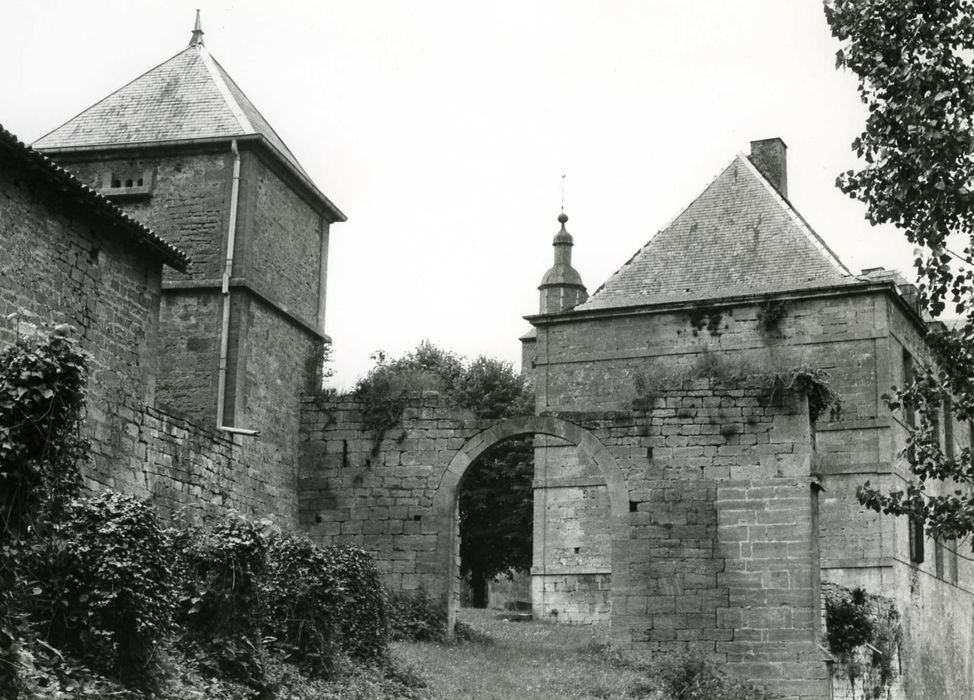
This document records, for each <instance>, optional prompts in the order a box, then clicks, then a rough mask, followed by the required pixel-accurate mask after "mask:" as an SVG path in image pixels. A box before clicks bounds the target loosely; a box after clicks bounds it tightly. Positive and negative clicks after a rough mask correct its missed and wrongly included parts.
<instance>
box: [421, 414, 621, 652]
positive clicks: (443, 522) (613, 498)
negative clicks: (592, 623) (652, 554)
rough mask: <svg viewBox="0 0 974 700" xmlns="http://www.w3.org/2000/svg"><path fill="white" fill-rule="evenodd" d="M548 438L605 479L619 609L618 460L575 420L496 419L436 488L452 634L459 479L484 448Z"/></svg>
mask: <svg viewBox="0 0 974 700" xmlns="http://www.w3.org/2000/svg"><path fill="white" fill-rule="evenodd" d="M529 435H536V436H539V435H540V436H550V437H553V438H558V439H560V440H562V441H564V442H566V443H569V444H571V445H573V446H574V447H575V449H577V450H578V451H579V452H580V453H582V454H583V455H584V456H585V457H586V458H587V459H588V460H590V461H591V463H592V464H594V465H595V467H596V469H597V470H598V473H599V474H600V475H601V477H602V479H604V481H605V485H606V489H607V493H608V505H609V513H608V518H609V530H610V533H611V535H610V549H611V554H610V561H611V565H612V593H611V596H612V608H613V609H614V610H618V609H619V607H620V606H619V603H618V600H619V597H620V595H621V592H622V591H625V590H627V583H628V572H629V566H628V539H629V529H628V523H627V519H626V518H627V513H628V489H627V488H626V482H625V478H624V477H623V474H622V471H621V470H620V469H619V466H618V464H617V463H616V460H615V458H614V457H613V455H612V454H611V453H610V452H609V450H608V449H607V448H606V447H605V446H604V445H603V444H602V443H601V442H600V441H599V440H598V438H596V437H595V435H593V434H592V433H591V432H589V431H588V430H586V429H585V428H582V427H581V426H579V425H576V424H575V423H571V422H569V421H566V420H562V419H559V418H554V417H537V416H525V417H521V418H511V419H508V420H505V421H502V422H500V423H497V424H495V425H493V426H491V427H490V428H488V429H487V430H484V431H482V432H480V433H478V434H477V435H474V436H473V437H472V438H470V439H469V440H467V442H466V443H465V444H464V445H463V447H461V448H460V450H459V451H457V453H456V454H455V455H454V456H453V458H452V459H451V461H450V464H449V466H448V467H447V469H446V470H445V472H444V474H443V477H442V478H441V480H440V483H439V486H438V487H437V490H436V495H435V501H434V513H435V519H436V530H437V533H438V537H437V549H436V561H437V568H438V570H439V571H441V572H443V574H444V589H443V591H442V593H443V594H444V597H445V600H446V604H447V606H448V621H449V622H448V624H449V632H450V633H451V634H452V632H453V627H454V624H455V622H456V613H457V608H458V607H459V541H458V528H457V507H458V496H459V489H460V483H461V480H462V479H463V477H464V474H465V473H466V472H467V470H468V469H469V468H470V467H471V465H473V463H474V462H475V461H476V460H477V458H478V457H480V456H481V455H482V454H483V453H484V452H485V451H487V450H488V449H489V448H491V447H492V446H494V445H496V444H497V443H499V442H502V441H504V440H508V439H510V438H515V437H522V436H529Z"/></svg>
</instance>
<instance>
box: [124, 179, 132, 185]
mask: <svg viewBox="0 0 974 700" xmlns="http://www.w3.org/2000/svg"><path fill="white" fill-rule="evenodd" d="M125 186H126V187H131V186H132V179H131V178H129V179H128V180H126V181H125Z"/></svg>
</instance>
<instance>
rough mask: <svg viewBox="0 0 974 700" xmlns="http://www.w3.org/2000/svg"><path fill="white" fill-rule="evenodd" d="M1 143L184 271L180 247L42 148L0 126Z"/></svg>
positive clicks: (186, 264)
mask: <svg viewBox="0 0 974 700" xmlns="http://www.w3.org/2000/svg"><path fill="white" fill-rule="evenodd" d="M0 146H2V147H4V149H5V150H6V151H7V152H8V153H10V154H11V155H12V156H14V157H15V158H17V159H18V160H19V161H20V162H21V163H22V164H23V165H25V166H27V167H28V168H30V169H31V170H32V171H33V172H35V173H37V174H40V175H41V176H43V177H44V178H46V179H47V181H48V182H49V183H51V184H53V185H55V186H56V187H58V188H59V189H60V190H61V191H62V192H63V193H64V194H66V195H68V196H70V197H73V198H74V199H75V201H77V202H79V203H81V204H84V205H86V207H90V210H91V212H92V213H93V214H94V215H95V216H100V217H101V218H103V219H105V220H107V221H108V222H110V223H111V224H112V225H113V226H114V227H115V228H117V229H119V230H120V231H122V232H124V233H126V234H127V235H129V236H130V237H132V238H134V239H135V240H136V241H138V242H139V243H141V244H142V245H143V246H145V247H147V248H149V249H151V250H152V251H153V252H154V253H155V254H156V255H157V256H158V257H159V258H161V259H162V261H163V262H164V263H166V264H167V265H169V266H170V267H173V268H175V269H176V270H179V271H180V272H185V271H186V267H187V266H188V265H189V258H188V257H187V256H186V254H185V253H183V252H182V251H181V250H179V249H178V248H176V247H175V246H173V245H172V244H170V243H168V242H166V241H165V240H163V239H162V238H160V237H159V236H158V235H156V234H155V233H154V232H153V231H152V230H151V229H149V228H147V227H146V226H145V225H144V224H142V223H141V222H139V221H137V220H136V219H133V218H132V217H130V216H129V215H128V214H126V213H125V212H124V211H123V210H122V209H120V208H119V207H117V206H116V205H115V204H113V203H112V202H111V201H110V200H109V199H107V198H106V197H105V196H103V195H101V194H99V193H98V192H96V191H95V190H93V189H91V188H90V187H88V186H87V185H85V184H84V183H82V182H81V181H80V180H78V179H77V178H76V177H75V176H74V175H72V174H71V173H70V172H68V171H67V170H65V169H64V168H62V167H61V166H59V165H58V164H57V163H55V162H54V161H52V160H51V159H50V158H48V157H47V156H45V155H44V154H43V153H41V152H40V151H36V150H34V149H33V148H31V147H30V146H28V145H27V144H25V143H23V142H22V141H21V140H20V139H18V138H17V137H16V136H14V135H13V134H12V133H10V132H9V131H7V130H6V129H5V128H3V125H0Z"/></svg>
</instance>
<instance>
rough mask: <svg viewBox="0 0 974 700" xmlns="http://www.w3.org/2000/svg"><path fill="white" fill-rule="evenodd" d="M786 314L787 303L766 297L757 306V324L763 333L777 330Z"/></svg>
mask: <svg viewBox="0 0 974 700" xmlns="http://www.w3.org/2000/svg"><path fill="white" fill-rule="evenodd" d="M787 315H788V305H787V304H786V303H785V302H783V301H780V300H778V299H768V300H767V301H765V302H764V303H763V304H761V306H759V307H758V325H759V326H760V327H761V329H762V330H763V331H764V332H765V333H773V332H775V331H777V330H778V329H779V327H780V325H781V321H782V320H783V319H784V318H785V317H786V316H787Z"/></svg>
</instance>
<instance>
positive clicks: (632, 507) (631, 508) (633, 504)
mask: <svg viewBox="0 0 974 700" xmlns="http://www.w3.org/2000/svg"><path fill="white" fill-rule="evenodd" d="M637 510H639V501H629V512H630V513H635V512H636V511H637Z"/></svg>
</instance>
